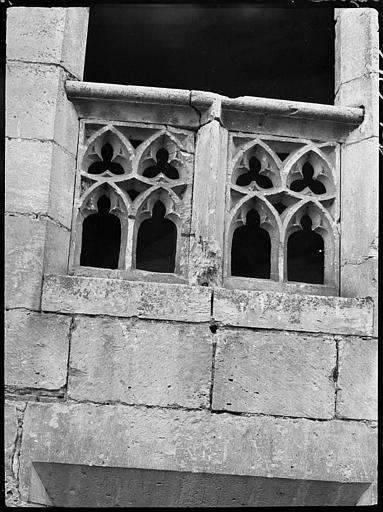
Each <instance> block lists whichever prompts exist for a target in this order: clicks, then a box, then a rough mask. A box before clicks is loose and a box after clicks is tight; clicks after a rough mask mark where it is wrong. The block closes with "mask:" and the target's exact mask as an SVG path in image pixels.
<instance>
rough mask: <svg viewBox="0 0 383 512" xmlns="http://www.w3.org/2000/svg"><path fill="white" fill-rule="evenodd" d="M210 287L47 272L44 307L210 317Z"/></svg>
mask: <svg viewBox="0 0 383 512" xmlns="http://www.w3.org/2000/svg"><path fill="white" fill-rule="evenodd" d="M210 303H211V289H209V288H207V287H202V286H186V285H179V284H165V283H144V282H129V281H118V280H116V279H98V278H91V277H79V276H53V275H51V276H46V277H45V279H44V286H43V303H42V309H43V310H44V311H59V312H62V313H83V314H89V315H100V314H101V315H111V316H121V317H131V316H138V317H140V318H151V319H160V320H179V321H181V322H182V321H186V322H206V321H208V320H210Z"/></svg>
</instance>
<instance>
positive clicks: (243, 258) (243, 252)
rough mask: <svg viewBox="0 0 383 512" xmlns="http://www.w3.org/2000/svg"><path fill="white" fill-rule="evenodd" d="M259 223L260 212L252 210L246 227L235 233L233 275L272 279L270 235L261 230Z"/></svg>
mask: <svg viewBox="0 0 383 512" xmlns="http://www.w3.org/2000/svg"><path fill="white" fill-rule="evenodd" d="M259 223H260V218H259V214H258V212H257V211H256V210H250V211H249V213H248V214H247V217H246V226H241V227H240V228H237V229H236V230H235V231H234V234H233V243H232V247H231V275H233V276H239V277H258V278H263V279H270V254H271V241H270V235H269V233H268V232H267V231H265V230H264V229H262V228H260V226H259Z"/></svg>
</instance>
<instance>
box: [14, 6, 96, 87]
mask: <svg viewBox="0 0 383 512" xmlns="http://www.w3.org/2000/svg"><path fill="white" fill-rule="evenodd" d="M87 28H88V9H87V8H78V7H77V8H62V7H56V8H46V7H11V8H9V9H8V11H7V58H8V59H10V60H21V61H28V62H40V63H47V64H52V63H54V64H60V65H62V66H63V67H64V68H65V69H66V70H67V71H69V72H70V73H71V74H72V75H74V76H76V77H77V78H79V79H80V80H81V79H82V75H83V67H84V58H85V46H86V36H87Z"/></svg>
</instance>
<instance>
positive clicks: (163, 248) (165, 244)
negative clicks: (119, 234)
mask: <svg viewBox="0 0 383 512" xmlns="http://www.w3.org/2000/svg"><path fill="white" fill-rule="evenodd" d="M165 212H166V210H165V206H164V205H163V204H162V202H161V201H157V202H156V204H155V205H154V207H153V214H152V217H151V218H150V219H147V220H144V221H143V222H142V224H141V226H140V228H139V230H138V234H137V250H136V268H138V269H140V270H147V271H150V272H174V268H175V257H176V244H177V228H176V226H175V225H174V223H173V222H172V221H170V220H168V219H165V218H164V216H165Z"/></svg>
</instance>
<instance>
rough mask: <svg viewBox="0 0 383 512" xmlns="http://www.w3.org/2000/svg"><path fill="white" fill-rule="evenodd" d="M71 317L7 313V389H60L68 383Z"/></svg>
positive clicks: (28, 312)
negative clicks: (12, 387)
mask: <svg viewBox="0 0 383 512" xmlns="http://www.w3.org/2000/svg"><path fill="white" fill-rule="evenodd" d="M70 322H71V317H69V316H63V315H51V314H41V313H35V312H31V311H25V310H20V309H17V310H13V311H7V312H6V313H5V350H4V352H5V385H7V386H16V387H18V388H43V389H49V390H54V389H59V388H61V387H62V386H64V385H65V383H66V376H67V361H68V350H69V339H68V335H69V326H70Z"/></svg>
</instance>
